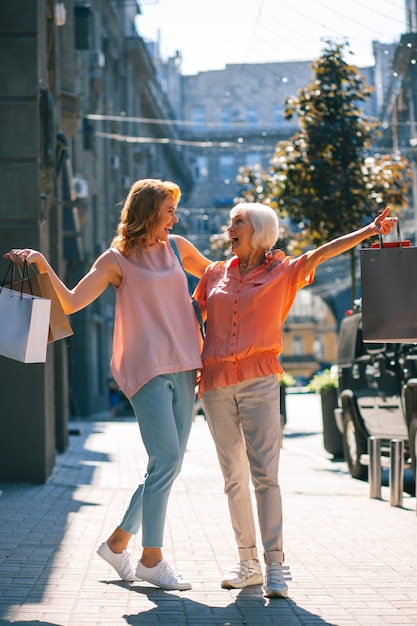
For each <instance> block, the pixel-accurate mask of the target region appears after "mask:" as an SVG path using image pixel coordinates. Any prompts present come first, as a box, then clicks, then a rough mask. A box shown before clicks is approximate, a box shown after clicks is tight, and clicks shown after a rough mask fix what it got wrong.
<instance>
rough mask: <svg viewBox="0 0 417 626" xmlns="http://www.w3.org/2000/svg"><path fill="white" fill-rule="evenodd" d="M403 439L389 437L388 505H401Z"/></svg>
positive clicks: (402, 489)
mask: <svg viewBox="0 0 417 626" xmlns="http://www.w3.org/2000/svg"><path fill="white" fill-rule="evenodd" d="M403 491H404V441H402V440H401V439H391V443H390V505H391V506H399V507H402V505H403Z"/></svg>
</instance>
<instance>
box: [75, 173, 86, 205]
mask: <svg viewBox="0 0 417 626" xmlns="http://www.w3.org/2000/svg"><path fill="white" fill-rule="evenodd" d="M72 185H73V187H74V193H75V196H76V197H77V198H80V199H81V198H88V180H86V179H85V178H77V177H75V176H74V178H73V179H72Z"/></svg>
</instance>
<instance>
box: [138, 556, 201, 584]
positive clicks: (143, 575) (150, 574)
mask: <svg viewBox="0 0 417 626" xmlns="http://www.w3.org/2000/svg"><path fill="white" fill-rule="evenodd" d="M136 578H140V579H142V580H145V581H146V582H148V583H152V584H153V585H156V587H159V588H160V589H167V590H168V591H172V590H174V589H177V590H179V591H185V590H187V589H191V583H190V582H189V581H188V580H185V578H183V577H182V576H181V574H177V572H174V570H173V569H172V567H171V566H170V565H169V564H168V563H167V561H165V560H162V561H160V562H159V563H158V565H155V567H145V566H144V565H143V563H142V561H139V563H138V565H137V568H136Z"/></svg>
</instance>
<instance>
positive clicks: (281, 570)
mask: <svg viewBox="0 0 417 626" xmlns="http://www.w3.org/2000/svg"><path fill="white" fill-rule="evenodd" d="M286 580H292V578H291V574H290V568H289V567H288V566H287V565H281V564H280V563H270V564H269V565H268V564H267V566H266V575H265V589H264V596H266V597H267V598H288V585H287V583H286V582H285V581H286Z"/></svg>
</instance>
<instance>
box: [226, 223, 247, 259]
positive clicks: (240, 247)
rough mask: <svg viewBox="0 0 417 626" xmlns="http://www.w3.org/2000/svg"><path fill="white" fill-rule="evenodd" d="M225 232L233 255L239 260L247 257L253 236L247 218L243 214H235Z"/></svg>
mask: <svg viewBox="0 0 417 626" xmlns="http://www.w3.org/2000/svg"><path fill="white" fill-rule="evenodd" d="M227 232H228V235H229V239H230V242H231V244H232V252H233V254H236V255H237V256H238V257H240V258H242V257H244V256H247V255H248V254H249V253H250V252H251V250H252V248H251V239H252V235H253V226H252V224H251V221H250V219H249V216H248V215H247V214H244V213H236V215H234V216H233V217H232V219H231V223H230V226H229V227H228V228H227Z"/></svg>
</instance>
